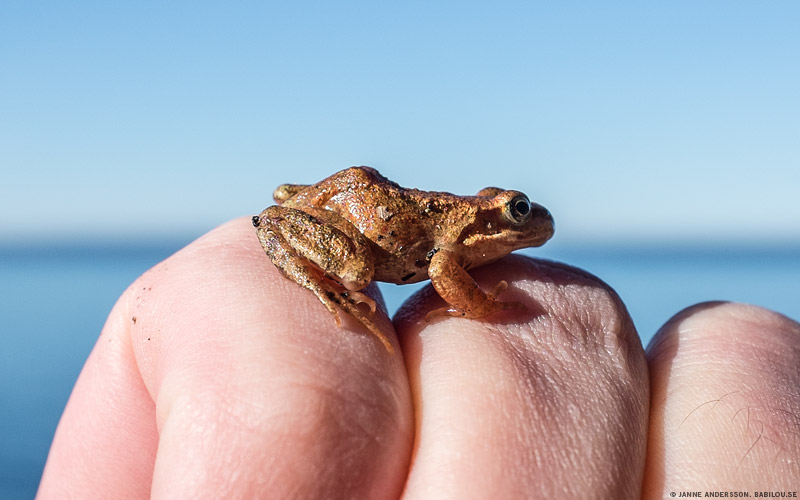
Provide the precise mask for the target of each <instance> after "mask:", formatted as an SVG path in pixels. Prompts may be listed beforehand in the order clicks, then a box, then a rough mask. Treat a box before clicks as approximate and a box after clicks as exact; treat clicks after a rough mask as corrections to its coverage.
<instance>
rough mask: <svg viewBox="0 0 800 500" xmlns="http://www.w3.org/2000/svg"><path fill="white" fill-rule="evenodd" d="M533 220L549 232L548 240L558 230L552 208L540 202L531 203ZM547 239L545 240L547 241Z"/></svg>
mask: <svg viewBox="0 0 800 500" xmlns="http://www.w3.org/2000/svg"><path fill="white" fill-rule="evenodd" d="M530 220H531V221H536V222H537V224H536V225H537V226H538V227H540V228H542V229H543V231H544V232H545V233H546V234H547V237H546V240H547V239H550V237H552V236H553V233H555V231H556V222H555V220H554V219H553V214H551V213H550V210H548V209H546V208H545V207H543V206H542V205H539V204H538V203H531V218H530ZM546 240H545V241H546Z"/></svg>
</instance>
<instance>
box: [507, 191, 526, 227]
mask: <svg viewBox="0 0 800 500" xmlns="http://www.w3.org/2000/svg"><path fill="white" fill-rule="evenodd" d="M505 215H506V217H507V218H508V219H509V220H510V221H511V222H512V223H514V224H524V223H525V222H527V221H528V219H529V218H530V215H531V201H530V200H529V199H528V197H527V196H525V195H524V194H521V195H518V196H515V197H514V198H512V199H511V201H509V202H508V203H507V204H506V210H505Z"/></svg>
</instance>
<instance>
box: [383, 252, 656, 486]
mask: <svg viewBox="0 0 800 500" xmlns="http://www.w3.org/2000/svg"><path fill="white" fill-rule="evenodd" d="M474 274H475V277H476V279H477V280H478V282H479V283H480V284H481V286H482V287H483V288H484V289H490V288H491V287H492V286H493V285H495V284H496V283H497V281H498V280H501V279H503V280H506V281H508V282H509V284H510V286H509V289H508V290H507V291H506V292H504V293H503V294H501V295H500V297H499V300H520V301H521V302H523V303H524V304H525V306H526V307H527V312H519V311H505V312H502V313H498V314H496V315H494V316H491V317H489V318H485V319H482V320H466V319H463V318H446V319H438V320H435V321H432V322H430V323H425V322H424V321H423V320H422V319H421V318H422V317H424V314H425V312H426V311H427V310H428V309H431V308H434V307H436V305H437V304H436V303H435V302H436V300H435V298H434V295H433V293H432V291H431V289H430V288H428V289H425V290H423V291H422V292H421V293H420V294H418V295H417V296H416V297H414V298H413V300H412V301H410V302H409V303H407V304H405V305H404V307H403V308H402V309H401V311H400V312H399V313H398V317H397V318H396V319H395V324H396V326H397V328H398V333H399V335H400V338H401V343H402V345H403V346H404V351H405V353H406V364H407V366H408V370H409V378H410V382H411V388H412V393H413V397H414V404H415V408H416V415H417V422H416V423H417V431H416V432H417V436H416V438H417V442H416V445H415V450H414V456H413V458H412V468H411V472H410V475H409V479H408V483H407V485H406V490H405V493H406V498H412V499H413V498H443V497H447V498H638V494H639V489H640V483H641V473H642V470H643V464H644V450H645V436H646V428H647V427H646V421H647V401H648V385H647V372H646V366H645V361H644V353H643V351H642V348H641V344H640V342H639V339H638V336H637V335H636V331H635V329H634V327H633V324H632V322H631V320H630V318H629V317H628V314H627V312H626V311H625V308H624V306H623V305H622V303H621V302H620V301H619V299H618V298H617V296H616V295H615V294H614V293H613V292H612V291H611V290H610V289H609V288H608V287H607V286H606V285H604V284H603V283H601V282H599V280H597V279H596V278H594V277H592V276H589V275H588V274H586V273H584V272H582V271H579V270H577V269H573V268H570V267H567V266H563V265H559V264H555V263H546V262H539V261H534V260H531V259H528V258H525V257H519V256H513V257H512V258H508V259H504V260H503V261H500V262H499V263H497V264H495V265H492V266H489V267H488V268H481V269H479V270H478V271H476V272H475V273H474Z"/></svg>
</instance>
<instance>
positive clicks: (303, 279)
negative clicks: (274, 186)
mask: <svg viewBox="0 0 800 500" xmlns="http://www.w3.org/2000/svg"><path fill="white" fill-rule="evenodd" d="M253 224H254V225H255V226H256V227H257V233H258V239H259V241H260V242H261V245H262V246H263V247H264V250H265V252H266V254H267V256H269V258H270V260H271V261H272V263H273V264H275V267H277V268H278V269H279V270H280V271H281V273H282V274H283V275H284V276H285V277H287V278H288V279H290V280H292V281H294V282H296V283H297V284H299V285H300V286H302V287H303V288H307V289H309V290H311V291H312V292H313V293H314V295H316V296H317V298H318V299H319V300H320V302H322V303H323V305H325V307H326V308H327V309H328V311H330V313H331V314H333V316H334V319H335V321H336V325H337V326H338V327H341V324H342V322H341V318H340V317H339V309H341V310H343V311H345V312H346V313H348V314H350V315H351V316H353V317H354V318H355V319H357V320H358V321H359V322H361V324H363V325H364V326H365V327H367V329H368V330H369V331H370V332H371V333H372V334H374V335H375V336H376V337H378V339H379V340H380V341H381V343H382V344H383V345H384V346H385V347H386V350H387V351H389V352H390V353H391V352H393V349H392V344H391V342H390V341H389V339H388V338H387V337H386V335H385V334H384V333H383V331H382V330H381V328H380V327H379V326H378V325H377V324H376V323H375V322H374V320H373V317H374V313H375V308H376V305H375V301H374V300H373V299H372V298H371V297H369V296H367V295H366V294H364V293H362V292H360V291H358V289H360V288H363V287H364V286H366V284H367V283H369V281H370V280H371V278H372V256H371V253H370V250H369V246H368V245H367V243H366V242H365V241H363V238H364V237H363V235H362V234H361V233H360V232H358V230H357V229H356V228H355V227H354V226H352V224H350V223H349V222H347V221H344V220H342V219H341V218H338V216H336V215H335V214H329V213H324V212H320V213H317V211H314V213H313V215H312V214H311V213H307V212H304V211H301V210H297V209H293V208H288V207H282V206H272V207H269V208H267V209H266V210H264V211H263V212H262V213H261V214H260V215H258V216H256V217H254V218H253ZM347 225H349V226H350V227H348V226H347ZM346 261H356V262H358V263H359V264H358V265H356V266H355V267H356V268H358V269H359V270H360V272H359V273H355V274H354V273H352V272H350V271H347V270H345V269H342V268H341V266H340V264H342V262H346ZM335 280H342V283H337V282H336V281H335ZM345 285H347V286H345ZM361 303H364V304H366V305H367V306H368V307H369V312H368V313H366V312H364V311H363V310H362V309H361V307H359V305H360V304H361Z"/></svg>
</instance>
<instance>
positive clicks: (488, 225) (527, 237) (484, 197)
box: [462, 188, 555, 264]
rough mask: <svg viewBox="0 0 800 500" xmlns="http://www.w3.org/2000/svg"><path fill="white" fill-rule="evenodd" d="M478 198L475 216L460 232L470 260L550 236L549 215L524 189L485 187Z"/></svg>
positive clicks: (501, 253) (536, 243) (540, 242)
mask: <svg viewBox="0 0 800 500" xmlns="http://www.w3.org/2000/svg"><path fill="white" fill-rule="evenodd" d="M478 199H479V200H480V201H479V202H478V203H477V207H478V209H477V212H476V214H475V220H474V222H473V223H472V224H470V226H469V227H468V228H467V229H466V230H465V231H464V232H463V233H462V235H463V236H465V237H464V238H463V240H462V244H463V245H464V247H465V248H466V249H468V251H469V253H470V254H471V260H473V261H480V262H482V263H485V262H490V261H492V260H495V259H498V258H500V257H503V256H504V255H507V254H508V253H511V252H513V251H514V250H519V249H520V248H527V247H538V246H541V245H543V244H544V243H545V242H546V241H547V240H549V239H550V238H551V237H552V236H553V232H554V231H555V223H554V222H553V216H552V215H550V212H549V211H548V210H547V209H546V208H544V207H543V206H541V205H539V204H537V203H532V202H531V201H530V199H528V197H527V196H526V195H525V193H521V192H520V191H513V190H502V189H499V188H486V189H483V190H481V192H479V193H478ZM475 263H476V264H477V262H475Z"/></svg>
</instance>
